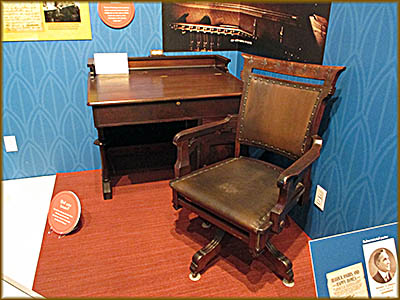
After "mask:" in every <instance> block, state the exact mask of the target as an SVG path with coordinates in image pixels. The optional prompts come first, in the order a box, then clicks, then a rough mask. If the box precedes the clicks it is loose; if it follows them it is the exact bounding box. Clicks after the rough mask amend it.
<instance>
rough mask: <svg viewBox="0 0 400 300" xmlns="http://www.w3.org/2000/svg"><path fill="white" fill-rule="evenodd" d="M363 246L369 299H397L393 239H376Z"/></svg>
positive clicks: (395, 255) (395, 257) (395, 258)
mask: <svg viewBox="0 0 400 300" xmlns="http://www.w3.org/2000/svg"><path fill="white" fill-rule="evenodd" d="M374 240H377V241H376V242H370V243H369V242H368V241H367V243H365V242H364V245H363V252H364V258H365V264H366V266H367V270H368V271H367V273H368V283H369V290H370V292H371V297H372V298H374V297H383V298H398V282H397V272H398V270H397V269H398V265H397V253H396V245H395V242H394V238H387V236H385V237H382V239H381V237H378V238H376V239H374Z"/></svg>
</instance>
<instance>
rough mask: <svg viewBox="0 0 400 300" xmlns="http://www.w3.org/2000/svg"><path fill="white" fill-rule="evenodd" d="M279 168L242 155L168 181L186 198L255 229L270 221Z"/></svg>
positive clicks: (216, 213) (237, 223)
mask: <svg viewBox="0 0 400 300" xmlns="http://www.w3.org/2000/svg"><path fill="white" fill-rule="evenodd" d="M281 172H282V169H281V168H278V167H275V166H273V165H270V164H268V163H265V162H263V161H259V160H255V159H252V158H248V157H242V156H241V157H238V158H229V159H226V160H224V161H221V162H220V163H217V164H214V165H211V166H208V167H205V168H203V169H200V170H197V171H195V172H193V173H190V174H189V175H186V176H183V177H180V178H178V179H176V180H173V181H171V183H170V185H171V187H172V188H173V189H175V190H176V191H177V192H178V193H180V194H181V195H183V196H184V197H185V198H186V199H188V201H190V202H193V203H195V204H196V205H198V206H200V207H202V208H205V209H207V210H210V211H211V212H213V213H214V214H215V215H217V216H224V218H225V219H228V220H229V221H230V222H232V223H233V224H235V225H236V226H239V227H242V228H244V229H246V230H250V231H257V229H259V228H261V227H262V225H263V224H264V223H265V222H267V221H269V212H270V211H271V209H272V208H273V207H274V205H275V204H276V202H277V201H278V197H279V188H278V187H277V185H276V179H277V178H278V176H279V174H280V173H281Z"/></svg>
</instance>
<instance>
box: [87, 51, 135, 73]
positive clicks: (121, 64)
mask: <svg viewBox="0 0 400 300" xmlns="http://www.w3.org/2000/svg"><path fill="white" fill-rule="evenodd" d="M94 66H95V70H96V74H129V66H128V53H95V54H94Z"/></svg>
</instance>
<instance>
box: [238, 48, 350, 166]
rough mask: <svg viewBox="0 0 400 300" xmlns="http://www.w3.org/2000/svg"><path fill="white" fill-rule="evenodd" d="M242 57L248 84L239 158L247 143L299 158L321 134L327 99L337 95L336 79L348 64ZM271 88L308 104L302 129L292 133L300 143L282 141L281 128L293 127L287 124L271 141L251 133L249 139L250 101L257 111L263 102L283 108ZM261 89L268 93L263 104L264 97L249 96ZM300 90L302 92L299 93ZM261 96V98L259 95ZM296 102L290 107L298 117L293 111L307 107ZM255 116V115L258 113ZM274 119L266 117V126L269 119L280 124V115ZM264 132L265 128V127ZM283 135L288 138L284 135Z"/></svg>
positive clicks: (243, 102) (243, 101)
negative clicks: (344, 65) (309, 80)
mask: <svg viewBox="0 0 400 300" xmlns="http://www.w3.org/2000/svg"><path fill="white" fill-rule="evenodd" d="M242 56H243V57H244V66H243V70H242V73H241V76H242V80H243V83H244V90H243V94H242V99H241V103H240V110H239V118H238V124H237V131H236V139H235V156H236V157H238V156H239V155H240V145H247V146H255V147H261V148H264V149H267V150H270V151H273V152H275V153H278V154H279V155H283V156H285V157H287V158H289V159H297V158H299V157H300V156H302V155H303V154H304V153H305V152H306V151H307V150H308V149H309V148H310V147H311V144H312V138H311V137H312V136H313V135H315V134H317V133H318V129H319V126H320V123H321V119H322V116H323V113H324V110H325V106H326V100H327V99H329V98H330V96H332V95H333V94H334V92H335V84H336V81H337V79H338V77H339V75H340V73H341V72H343V71H344V70H345V67H338V66H322V65H314V64H305V63H298V62H291V61H281V60H277V59H271V58H265V57H259V56H254V55H248V54H242ZM255 69H257V70H261V71H267V72H271V73H277V74H279V75H288V76H290V78H287V79H280V78H276V77H271V76H267V75H262V74H258V73H256V72H254V70H255ZM293 77H299V78H306V79H315V80H319V81H320V82H322V83H321V84H315V83H306V82H302V81H298V80H296V78H294V79H292V78H293ZM253 90H255V91H256V92H253ZM269 91H272V93H278V94H279V92H281V91H283V94H287V93H289V94H292V98H294V99H295V101H303V102H300V103H301V105H302V103H305V105H304V109H305V110H307V111H306V112H305V113H304V116H301V117H302V119H301V120H299V123H301V126H300V127H301V128H300V130H299V131H300V132H297V133H289V135H291V137H295V138H296V144H295V145H294V146H291V145H290V146H288V145H287V143H283V144H282V143H281V142H280V141H279V140H280V135H283V134H282V133H281V132H280V131H281V130H283V131H282V132H287V131H288V130H289V129H285V130H286V131H285V130H284V129H283V128H281V127H284V125H285V124H281V125H283V126H280V127H279V126H278V127H279V128H278V130H277V132H276V134H275V135H277V136H275V137H274V138H272V139H269V140H268V138H267V140H266V141H264V140H263V139H262V138H261V139H259V140H257V138H253V137H252V135H251V134H250V136H251V137H252V138H251V139H249V138H247V137H248V134H247V133H246V128H245V126H247V125H246V124H250V123H251V121H246V119H245V118H246V117H247V118H249V116H251V114H249V113H248V112H247V111H248V110H249V109H250V108H249V107H246V106H247V105H249V104H250V105H251V101H252V102H255V104H253V105H254V106H258V107H256V108H255V109H256V110H257V109H259V106H260V105H261V106H262V105H268V104H273V105H274V106H275V109H278V110H279V105H280V103H279V102H277V103H274V102H276V100H274V99H273V97H271V96H268V95H267V94H268V93H269ZM260 92H261V93H263V92H265V94H266V96H265V97H264V98H265V104H263V103H262V102H263V101H264V99H262V100H254V99H253V100H249V98H254V96H252V95H253V94H257V93H258V94H260ZM296 93H298V96H297V94H296ZM281 96H282V95H281ZM257 97H259V95H258V96H257ZM286 97H289V98H290V96H288V95H286ZM302 98H304V99H305V100H303V99H302ZM271 99H272V100H271ZM299 99H300V100H299ZM281 100H282V99H279V101H281ZM257 101H258V103H257ZM268 101H269V102H268ZM271 101H274V102H271ZM285 101H286V103H285V104H284V105H286V106H287V107H288V106H291V104H290V102H288V99H286V100H285ZM295 101H294V102H295ZM304 101H306V102H304ZM282 103H284V102H282ZM293 105H294V107H293V108H289V110H290V111H291V112H290V113H291V114H292V116H295V115H296V114H294V113H293V112H294V110H296V109H300V110H301V109H303V106H301V107H300V105H298V106H297V107H296V106H295V105H296V103H294V104H293ZM265 108H266V107H264V109H265ZM253 109H254V108H253ZM287 110H288V109H286V113H287ZM271 114H272V109H271ZM247 115H249V116H247ZM252 116H253V118H254V116H255V115H254V112H253V115H252ZM269 117H270V118H271V117H272V118H273V116H271V115H269ZM288 117H290V116H288ZM270 118H266V121H265V125H264V124H263V125H262V126H266V127H268V126H269V124H268V123H267V122H270V123H273V122H275V124H276V123H277V122H278V123H279V122H281V121H279V118H274V119H275V120H274V121H273V120H270ZM272 118H271V119H272ZM246 122H247V123H246ZM247 127H249V126H247ZM258 129H259V128H258ZM258 129H257V128H256V130H255V131H257V132H258ZM264 129H265V128H264ZM271 130H272V129H271ZM271 130H270V133H271ZM260 131H263V129H261V130H260ZM266 131H268V129H266ZM303 135H304V136H303ZM256 137H257V136H256ZM282 138H284V137H283V136H282ZM288 138H290V137H288ZM281 145H283V147H279V146H281ZM277 146H278V147H277Z"/></svg>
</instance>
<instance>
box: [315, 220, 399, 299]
mask: <svg viewBox="0 0 400 300" xmlns="http://www.w3.org/2000/svg"><path fill="white" fill-rule="evenodd" d="M386 238H394V240H395V243H396V248H397V222H395V223H391V224H386V225H382V226H377V227H372V228H367V229H363V230H358V231H353V232H349V233H344V234H339V235H334V236H330V237H325V238H321V239H316V240H311V241H310V242H309V245H310V253H311V259H312V264H313V272H314V280H315V288H316V294H317V297H329V292H328V286H327V280H326V274H327V273H330V272H333V271H336V270H338V269H341V268H344V267H347V266H350V265H354V264H356V263H360V262H361V263H362V264H363V269H364V274H365V280H366V281H367V286H368V276H367V275H366V274H367V267H366V262H365V260H364V254H363V244H365V243H367V242H371V241H375V240H380V239H386Z"/></svg>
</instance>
